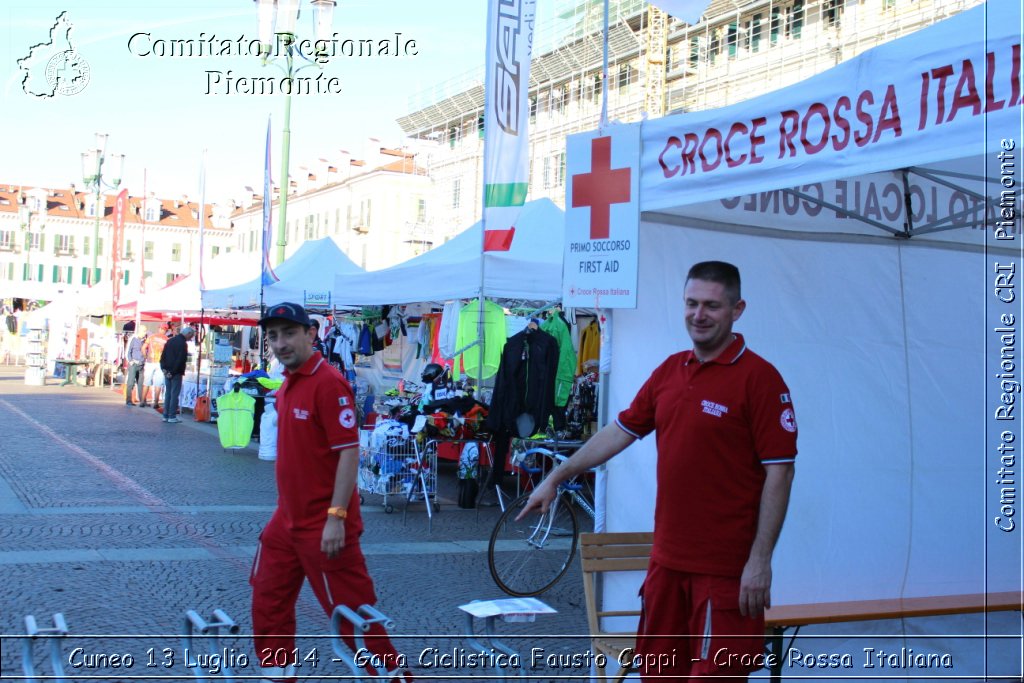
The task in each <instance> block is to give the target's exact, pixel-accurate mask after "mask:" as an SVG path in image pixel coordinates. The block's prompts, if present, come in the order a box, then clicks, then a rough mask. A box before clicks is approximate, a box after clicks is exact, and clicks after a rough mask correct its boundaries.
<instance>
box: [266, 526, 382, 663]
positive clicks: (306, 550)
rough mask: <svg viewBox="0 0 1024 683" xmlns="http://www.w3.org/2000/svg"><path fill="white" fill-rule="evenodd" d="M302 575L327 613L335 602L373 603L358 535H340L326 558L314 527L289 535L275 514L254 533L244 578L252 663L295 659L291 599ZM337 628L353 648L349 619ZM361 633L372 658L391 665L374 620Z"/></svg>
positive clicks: (371, 584)
mask: <svg viewBox="0 0 1024 683" xmlns="http://www.w3.org/2000/svg"><path fill="white" fill-rule="evenodd" d="M304 578H305V579H308V580H309V585H310V587H311V588H312V589H313V593H314V594H315V595H316V599H317V600H318V601H319V602H320V605H321V606H322V607H323V608H324V612H326V613H327V615H328V617H329V616H330V615H331V613H332V612H333V611H334V608H335V606H337V605H345V606H347V607H349V608H350V609H352V610H356V609H357V608H358V607H359V606H360V605H373V604H375V603H376V602H377V596H376V594H375V593H374V590H373V580H372V579H370V575H369V573H368V572H367V570H366V560H365V559H364V558H363V552H362V550H361V549H360V547H359V541H358V539H352V540H348V539H346V543H345V547H344V549H343V550H342V551H341V552H340V553H339V554H338V555H335V556H334V557H333V558H330V559H328V558H327V555H325V554H324V552H323V551H322V550H320V533H319V532H315V533H313V534H311V535H295V534H294V533H292V532H290V531H289V530H288V529H287V528H286V526H285V523H284V522H283V521H282V520H281V518H280V516H279V515H277V514H275V515H274V516H273V517H271V519H270V522H269V523H268V524H267V527H266V528H265V529H264V530H263V534H262V535H261V536H260V544H259V547H258V549H257V550H256V557H255V559H254V560H253V565H252V573H251V575H250V577H249V583H250V585H252V623H253V633H254V638H253V640H254V641H255V647H256V664H257V666H266V667H282V666H287V665H288V664H294V663H295V661H294V660H295V655H294V650H295V638H294V634H295V602H296V600H297V599H298V597H299V591H300V590H301V589H302V580H303V579H304ZM341 628H342V632H341V635H342V640H344V641H345V644H346V645H348V647H349V648H350V649H352V650H353V651H354V650H355V640H354V639H353V638H352V632H353V627H352V624H350V623H349V622H348V621H347V620H342V622H341ZM364 637H365V642H366V646H367V648H369V649H370V650H371V651H372V652H373V653H374V654H376V655H378V658H377V660H376V661H383V662H384V663H385V664H387V668H388V669H394V668H396V662H397V661H398V652H397V651H396V650H395V648H394V646H393V645H392V644H391V640H390V639H389V638H388V637H387V633H386V632H385V631H384V629H383V628H382V627H381V626H380V625H379V624H374V625H373V627H372V628H371V630H370V631H369V632H368V633H366V634H365V636H364ZM299 654H300V656H301V655H302V654H303V653H299Z"/></svg>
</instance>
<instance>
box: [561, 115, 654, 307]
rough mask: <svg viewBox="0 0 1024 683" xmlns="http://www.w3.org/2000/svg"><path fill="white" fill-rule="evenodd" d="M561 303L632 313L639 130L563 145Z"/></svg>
mask: <svg viewBox="0 0 1024 683" xmlns="http://www.w3.org/2000/svg"><path fill="white" fill-rule="evenodd" d="M565 152H566V171H567V176H568V178H567V181H566V185H565V258H564V261H563V263H564V266H563V268H564V271H563V277H562V303H563V304H564V305H566V306H573V307H590V308H636V284H637V261H638V258H639V254H640V251H639V245H638V237H639V233H640V168H639V160H640V125H639V124H632V125H623V126H612V127H610V128H608V129H607V130H605V131H603V132H600V133H599V132H596V131H591V132H588V133H580V134H579V135H571V136H569V137H568V138H566V141H565Z"/></svg>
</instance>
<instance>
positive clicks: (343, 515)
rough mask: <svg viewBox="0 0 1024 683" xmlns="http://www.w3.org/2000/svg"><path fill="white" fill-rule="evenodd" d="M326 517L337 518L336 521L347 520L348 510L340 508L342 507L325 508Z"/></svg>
mask: <svg viewBox="0 0 1024 683" xmlns="http://www.w3.org/2000/svg"><path fill="white" fill-rule="evenodd" d="M327 516H328V517H337V518H338V519H347V518H348V510H346V509H345V508H342V507H337V508H327Z"/></svg>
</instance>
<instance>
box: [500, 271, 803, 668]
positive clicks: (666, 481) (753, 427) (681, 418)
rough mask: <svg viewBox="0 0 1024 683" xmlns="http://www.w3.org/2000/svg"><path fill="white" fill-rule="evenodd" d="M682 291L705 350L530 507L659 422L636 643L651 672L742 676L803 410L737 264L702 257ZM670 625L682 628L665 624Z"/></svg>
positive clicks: (647, 392)
mask: <svg viewBox="0 0 1024 683" xmlns="http://www.w3.org/2000/svg"><path fill="white" fill-rule="evenodd" d="M683 298H684V305H685V316H684V317H685V322H686V330H687V332H688V333H689V335H690V339H691V340H692V341H693V350H691V351H684V352H682V353H676V354H673V355H672V356H669V357H668V359H666V360H665V361H664V362H663V363H662V364H661V365H660V366H659V367H658V368H657V369H656V370H655V371H654V372H653V373H652V374H651V376H650V378H649V379H648V380H647V382H646V383H645V384H644V385H643V387H641V388H640V391H639V392H638V393H637V395H636V397H635V398H634V399H633V403H632V404H631V405H630V406H629V408H627V409H626V410H624V411H622V412H621V413H619V416H618V419H617V420H616V421H615V423H614V424H610V425H608V426H606V427H605V428H604V429H602V430H601V431H600V432H598V433H597V434H595V435H594V437H593V438H591V439H590V441H589V442H588V443H587V444H586V445H585V446H584V447H583V448H581V449H580V450H579V451H578V452H577V453H576V454H575V455H574V456H573V457H572V458H570V459H569V460H567V461H566V462H564V463H563V464H562V465H560V466H559V467H558V468H556V469H555V470H554V471H553V472H552V473H551V475H550V476H548V477H547V479H545V480H544V481H543V482H542V483H541V484H540V485H539V486H538V487H537V489H536V491H534V493H533V495H532V496H531V497H530V500H529V502H528V503H527V505H526V507H525V509H524V510H523V513H522V514H521V515H520V517H522V516H524V515H525V514H527V512H528V511H530V510H532V509H540V510H542V511H546V510H547V508H548V505H550V503H551V501H552V500H554V497H555V494H556V492H557V487H558V484H559V483H560V482H562V481H565V480H566V479H569V478H571V477H573V476H575V475H577V474H579V473H581V472H584V471H586V470H588V469H590V468H592V467H595V466H597V465H600V464H601V463H603V462H605V461H607V460H608V459H610V458H611V457H613V456H614V455H616V454H617V453H619V452H620V451H622V450H623V449H624V448H625V447H626V446H628V445H629V444H631V443H633V441H634V440H636V439H642V438H643V437H645V436H647V435H648V434H650V433H651V432H652V431H653V432H656V438H657V448H658V464H657V480H658V493H657V498H656V500H655V508H654V546H653V549H652V552H651V563H650V567H649V569H648V572H647V578H646V580H645V581H644V585H643V587H642V588H641V589H640V596H641V600H642V614H641V618H640V625H639V627H638V631H637V634H638V635H637V643H636V653H637V655H638V656H641V660H640V661H641V662H643V663H645V666H643V667H641V670H642V673H643V678H644V680H653V679H655V678H658V677H662V676H674V677H677V678H676V680H680V679H685V678H686V677H692V680H694V681H696V680H699V679H698V677H702V676H709V675H710V676H715V677H716V678H715V680H719V681H720V680H736V681H743V680H746V677H747V675H748V674H749V673H750V672H751V671H754V670H756V669H759V668H761V665H762V664H763V661H762V660H763V657H758V655H761V654H762V653H763V652H764V610H765V609H766V608H767V607H769V606H770V605H771V579H772V570H771V559H772V553H773V552H774V549H775V542H776V541H777V540H778V537H779V532H780V531H781V530H782V522H783V519H784V518H785V516H786V508H787V506H788V504H789V491H790V486H791V484H792V481H793V471H794V460H795V458H796V418H795V416H794V413H793V403H792V400H791V399H790V395H789V389H788V388H787V387H786V384H785V382H784V381H783V380H782V377H781V375H779V372H778V371H777V370H776V369H775V368H774V367H773V366H772V365H771V364H770V363H769V362H767V361H766V360H764V359H763V358H761V357H760V356H758V355H757V354H755V353H754V352H753V351H751V350H749V349H748V348H747V346H746V343H745V342H744V340H743V337H742V335H739V334H734V333H733V331H732V326H733V323H734V322H735V321H736V320H738V319H739V318H740V316H741V315H742V314H743V310H744V309H745V308H746V302H745V301H743V299H742V298H740V274H739V270H738V269H737V268H736V267H735V266H733V265H732V264H729V263H724V262H721V261H706V262H703V263H698V264H696V265H694V266H693V267H692V268H691V269H690V272H689V273H688V274H687V277H686V285H685V288H684V293H683ZM665 635H678V636H680V637H678V638H672V637H670V638H665V637H657V636H665ZM723 636H733V637H723ZM735 636H741V637H738V638H737V637H735ZM647 662H651V664H649V665H648V664H647Z"/></svg>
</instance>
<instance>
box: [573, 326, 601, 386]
mask: <svg viewBox="0 0 1024 683" xmlns="http://www.w3.org/2000/svg"><path fill="white" fill-rule="evenodd" d="M600 359H601V328H600V327H598V325H597V321H596V320H593V321H591V323H590V324H589V325H587V327H586V329H584V330H583V332H582V333H581V334H580V352H579V358H578V360H577V361H576V374H577V375H582V374H583V373H585V372H590V371H591V370H594V369H596V368H597V363H596V361H599V360H600ZM591 361H595V362H594V363H593V365H594V367H587V364H588V363H590V362H591Z"/></svg>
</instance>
